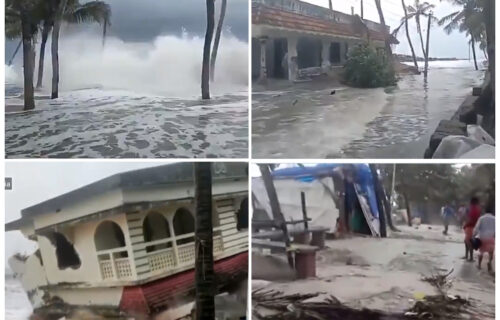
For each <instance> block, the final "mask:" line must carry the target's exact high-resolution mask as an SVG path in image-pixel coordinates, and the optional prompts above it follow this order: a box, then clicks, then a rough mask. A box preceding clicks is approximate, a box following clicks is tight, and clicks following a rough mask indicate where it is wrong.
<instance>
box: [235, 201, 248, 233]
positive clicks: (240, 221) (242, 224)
mask: <svg viewBox="0 0 500 320" xmlns="http://www.w3.org/2000/svg"><path fill="white" fill-rule="evenodd" d="M236 218H237V222H236V228H237V229H238V230H241V229H248V198H245V199H243V200H242V201H241V203H240V208H239V210H238V211H237V212H236Z"/></svg>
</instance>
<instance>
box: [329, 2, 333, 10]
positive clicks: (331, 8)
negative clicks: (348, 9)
mask: <svg viewBox="0 0 500 320" xmlns="http://www.w3.org/2000/svg"><path fill="white" fill-rule="evenodd" d="M328 5H329V6H330V10H333V5H332V0H328Z"/></svg>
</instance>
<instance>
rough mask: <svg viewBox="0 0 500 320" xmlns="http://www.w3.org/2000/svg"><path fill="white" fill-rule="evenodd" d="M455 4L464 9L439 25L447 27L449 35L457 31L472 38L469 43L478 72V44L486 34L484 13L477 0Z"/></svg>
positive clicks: (455, 0)
mask: <svg viewBox="0 0 500 320" xmlns="http://www.w3.org/2000/svg"><path fill="white" fill-rule="evenodd" d="M453 4H455V5H458V6H461V7H462V8H461V9H460V10H457V11H455V12H452V13H450V14H449V15H447V16H445V17H443V18H442V19H441V20H439V25H441V26H442V25H445V27H444V30H445V32H446V33H448V34H450V33H451V32H452V31H453V30H456V29H459V30H460V31H461V32H466V33H467V35H468V36H469V37H470V40H469V43H470V44H471V46H472V54H473V56H474V65H475V67H476V70H478V69H479V68H478V65H477V58H476V42H477V41H481V40H480V39H481V38H482V37H483V34H484V33H485V26H484V23H483V13H482V11H481V9H480V8H479V6H478V2H477V1H476V0H453Z"/></svg>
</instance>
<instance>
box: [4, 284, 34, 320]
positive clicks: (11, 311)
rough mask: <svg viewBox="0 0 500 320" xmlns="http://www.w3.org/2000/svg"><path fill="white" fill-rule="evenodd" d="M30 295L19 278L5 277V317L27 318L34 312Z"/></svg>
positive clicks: (17, 319) (11, 319)
mask: <svg viewBox="0 0 500 320" xmlns="http://www.w3.org/2000/svg"><path fill="white" fill-rule="evenodd" d="M32 310H33V309H32V307H31V304H30V302H29V300H28V296H27V295H26V292H25V291H24V289H23V287H22V286H21V283H20V282H19V280H17V279H14V278H12V277H10V276H6V277H5V319H9V320H27V319H29V317H30V315H31V313H32Z"/></svg>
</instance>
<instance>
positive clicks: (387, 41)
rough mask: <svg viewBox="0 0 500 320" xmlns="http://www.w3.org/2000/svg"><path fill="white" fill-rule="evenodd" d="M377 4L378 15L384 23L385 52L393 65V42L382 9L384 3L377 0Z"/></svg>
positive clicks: (381, 22)
mask: <svg viewBox="0 0 500 320" xmlns="http://www.w3.org/2000/svg"><path fill="white" fill-rule="evenodd" d="M375 5H376V6H377V11H378V16H379V18H380V24H382V28H383V29H384V30H382V32H383V33H384V38H385V53H386V55H387V59H389V61H390V62H391V63H390V65H391V66H392V65H393V64H392V48H391V42H390V38H389V32H388V31H387V25H386V24H385V17H384V11H383V10H382V4H381V3H380V0H375Z"/></svg>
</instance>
